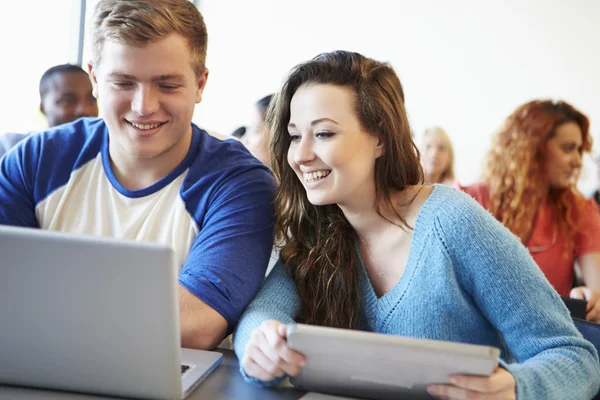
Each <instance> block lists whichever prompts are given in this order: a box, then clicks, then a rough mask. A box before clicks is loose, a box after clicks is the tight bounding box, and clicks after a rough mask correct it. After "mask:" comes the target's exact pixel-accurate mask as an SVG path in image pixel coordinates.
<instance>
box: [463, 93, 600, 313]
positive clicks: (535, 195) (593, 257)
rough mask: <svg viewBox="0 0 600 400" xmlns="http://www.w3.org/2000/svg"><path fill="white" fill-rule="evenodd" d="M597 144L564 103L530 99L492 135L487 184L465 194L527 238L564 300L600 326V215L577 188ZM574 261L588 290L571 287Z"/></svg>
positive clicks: (580, 117) (586, 124) (583, 122)
mask: <svg viewBox="0 0 600 400" xmlns="http://www.w3.org/2000/svg"><path fill="white" fill-rule="evenodd" d="M591 147H592V139H591V137H590V133H589V120H588V118H587V117H586V116H585V115H584V114H582V113H581V112H580V111H578V110H577V109H575V108H574V107H573V106H571V105H570V104H568V103H566V102H563V101H558V102H552V101H549V100H547V101H541V100H535V101H531V102H529V103H526V104H524V105H522V106H520V107H518V108H517V109H516V110H515V111H514V112H513V113H512V114H511V115H510V116H509V117H508V118H507V119H506V121H505V123H504V126H503V127H502V128H501V129H500V131H498V132H497V134H496V135H495V136H494V138H493V141H492V148H491V150H490V151H489V153H488V155H487V157H486V160H485V165H484V172H483V178H484V182H483V183H478V184H475V185H472V186H467V187H464V188H463V190H464V191H466V192H467V193H469V194H471V195H472V196H473V197H475V199H476V200H477V201H479V203H481V204H482V205H483V206H484V207H485V208H487V209H488V210H489V211H490V212H491V213H492V214H493V215H494V216H495V217H496V218H497V219H498V220H499V221H500V222H502V223H503V224H504V225H505V226H506V227H507V228H509V229H510V230H511V231H512V232H513V233H514V234H515V235H516V236H518V237H519V238H520V239H521V241H522V242H523V244H524V245H525V246H527V248H528V250H529V252H530V254H531V255H532V256H533V259H534V260H535V261H536V263H537V264H538V265H539V267H540V268H541V269H542V271H543V272H544V274H545V275H546V277H547V278H548V280H549V281H550V283H551V284H552V285H553V286H554V288H555V289H556V290H557V291H558V292H559V294H560V295H562V296H570V297H573V298H580V299H585V300H586V301H587V302H588V306H587V319H589V320H593V321H596V322H598V321H600V215H599V214H598V209H597V206H596V205H595V204H594V203H593V202H591V201H588V200H586V199H585V198H584V197H583V196H582V195H581V194H580V193H579V192H578V191H577V189H576V187H575V184H576V181H577V177H578V176H579V172H580V169H581V163H582V161H581V159H582V155H583V152H589V151H590V149H591ZM575 261H577V262H578V263H579V265H580V266H581V270H582V273H583V278H584V281H585V286H579V287H575V288H573V280H574V264H575Z"/></svg>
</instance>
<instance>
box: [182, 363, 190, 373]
mask: <svg viewBox="0 0 600 400" xmlns="http://www.w3.org/2000/svg"><path fill="white" fill-rule="evenodd" d="M188 369H190V366H189V365H181V374H182V375H183V374H184V373H185V371H187V370H188Z"/></svg>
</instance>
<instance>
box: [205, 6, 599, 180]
mask: <svg viewBox="0 0 600 400" xmlns="http://www.w3.org/2000/svg"><path fill="white" fill-rule="evenodd" d="M200 10H201V11H202V13H203V14H204V17H205V20H206V24H207V27H208V33H209V48H208V58H207V65H208V67H209V69H210V77H209V82H208V86H207V88H206V92H205V96H204V101H203V103H202V104H201V105H200V106H199V107H198V109H197V111H196V115H195V117H194V120H195V121H196V122H198V123H199V124H201V125H202V126H204V127H206V128H207V129H213V130H216V131H219V132H221V133H226V134H229V133H230V132H231V131H233V129H235V128H236V127H237V126H239V125H243V124H245V123H246V122H247V121H248V120H249V119H250V112H251V107H252V104H253V102H254V101H256V100H258V99H259V98H260V97H262V96H263V95H265V94H267V93H269V92H273V91H276V90H278V89H279V87H280V85H281V83H282V80H283V79H284V77H285V75H286V73H287V72H288V71H289V69H290V68H291V67H293V66H294V65H295V64H297V63H298V62H300V61H304V60H306V59H309V58H312V57H313V56H315V55H316V54H318V53H320V52H323V51H330V50H335V49H345V50H352V51H358V52H361V53H363V54H364V55H367V56H369V57H373V58H376V59H379V60H386V61H389V62H391V63H392V65H393V66H394V67H395V69H396V71H397V72H398V74H399V76H400V79H401V81H402V83H403V85H404V88H405V93H406V101H407V109H408V112H409V115H410V118H411V121H412V124H413V129H414V130H415V132H416V133H417V134H419V133H420V132H421V131H422V129H423V128H424V127H426V126H427V125H430V124H438V125H441V126H443V127H444V128H445V129H446V130H447V131H448V132H449V133H450V135H451V137H452V139H453V141H454V145H455V151H456V155H457V162H456V170H457V175H458V178H459V180H460V181H461V182H462V183H470V182H473V181H475V180H476V179H477V178H478V175H479V170H480V165H481V159H482V156H483V154H484V152H485V151H487V149H488V146H489V139H490V136H491V134H492V133H493V132H494V130H495V129H496V128H497V127H498V126H499V125H500V123H501V122H502V120H503V119H504V118H505V117H506V116H507V115H508V114H509V113H510V112H511V111H512V110H513V109H514V108H515V107H517V106H518V105H520V104H522V103H524V102H526V101H528V100H531V99H533V98H556V99H558V98H560V99H564V100H566V101H568V102H570V103H571V104H573V105H575V106H576V107H578V108H580V109H581V110H582V111H583V112H584V113H586V114H587V115H588V116H589V117H590V119H591V121H592V133H593V134H594V136H597V137H598V139H597V140H598V141H599V142H600V131H599V128H600V122H598V121H600V26H599V25H598V21H600V1H597V0H575V1H566V0H528V1H522V0H507V1H481V0H452V1H446V0H426V1H416V0H389V1H386V0H303V1H297V0H293V1H292V0H252V1H246V0H202V1H201V7H200ZM587 162H588V165H587V168H588V169H589V168H590V165H589V164H590V163H591V161H589V160H588V161H587ZM582 178H583V180H582V185H581V186H582V190H584V191H589V189H590V187H591V186H592V185H593V184H595V176H594V174H593V173H590V171H589V170H587V171H584V175H583V177H582Z"/></svg>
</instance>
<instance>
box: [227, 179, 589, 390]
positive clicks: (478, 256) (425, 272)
mask: <svg viewBox="0 0 600 400" xmlns="http://www.w3.org/2000/svg"><path fill="white" fill-rule="evenodd" d="M361 275H362V283H363V285H362V287H363V290H362V301H363V304H362V314H363V315H364V318H363V319H362V322H361V329H364V330H368V331H373V332H379V333H385V334H393V335H402V336H410V337H416V338H425V339H437V340H448V341H454V342H464V343H473V344H482V345H490V346H496V347H498V348H500V349H502V358H503V362H502V365H503V366H504V367H505V368H506V369H507V370H508V371H509V372H510V373H511V374H512V375H513V376H514V378H515V381H516V384H517V398H518V399H546V400H549V399H560V400H563V399H571V400H575V399H582V400H583V399H585V400H588V399H590V398H591V397H593V395H594V394H595V393H596V392H597V391H598V388H599V386H600V363H599V362H598V354H597V352H596V350H595V348H594V347H593V345H592V344H591V343H589V342H587V341H586V340H584V339H583V338H582V336H581V335H580V334H579V332H578V331H577V329H576V328H575V326H574V325H573V322H572V320H571V318H570V316H569V313H568V311H567V309H566V307H565V306H564V304H563V303H562V301H561V299H560V298H559V296H558V295H557V293H556V292H555V291H554V289H553V288H552V287H551V286H550V284H549V283H548V281H547V280H546V278H545V277H544V275H543V274H542V272H541V271H540V269H539V268H538V267H537V265H536V264H535V263H534V261H533V259H532V258H531V257H530V255H529V253H528V252H527V250H526V249H525V247H524V246H523V245H522V244H521V243H520V241H519V239H518V238H517V237H515V236H514V235H512V234H511V233H510V232H509V231H508V230H507V229H506V228H505V227H504V226H502V225H501V224H500V223H499V222H498V221H496V219H494V217H492V216H491V215H490V214H489V213H488V212H487V211H485V210H484V209H483V208H482V207H481V206H479V204H477V203H476V202H475V201H474V200H473V199H471V198H470V197H469V196H468V195H466V194H463V193H461V192H459V191H457V190H454V189H452V188H450V187H446V186H442V185H435V187H434V190H433V191H432V193H431V195H430V196H429V198H428V199H427V201H426V202H425V204H424V205H423V207H422V209H421V211H420V212H419V215H418V217H417V221H416V224H415V227H414V232H413V238H412V244H411V249H410V253H409V257H408V263H407V265H406V269H405V272H404V274H403V275H402V278H401V279H400V281H399V282H398V283H397V284H396V286H395V287H394V288H393V289H392V290H390V291H389V292H388V293H386V294H385V295H384V296H382V297H381V298H377V296H376V294H375V292H374V290H373V287H372V285H371V284H370V282H369V278H368V276H367V273H366V271H365V268H364V266H361ZM300 309H301V304H300V300H299V298H298V294H297V292H296V289H295V286H294V284H293V282H292V281H291V280H290V279H289V277H288V275H287V274H286V272H285V268H284V267H283V266H282V265H281V264H278V265H276V266H275V268H274V270H273V272H272V273H271V274H270V275H269V277H268V278H267V280H266V281H265V283H264V284H263V287H262V289H261V290H260V292H259V294H258V295H257V297H256V298H255V299H254V300H253V301H252V302H251V303H250V305H249V306H248V307H247V309H246V311H245V312H244V314H243V315H242V317H241V319H240V321H239V323H238V325H237V328H236V331H235V334H234V345H235V351H236V354H237V356H238V357H239V359H240V360H241V359H242V357H243V356H244V350H245V346H246V343H247V342H248V340H249V339H250V334H251V332H252V331H253V330H254V329H255V328H257V327H258V326H259V325H260V324H261V323H262V322H263V321H264V320H267V319H275V320H278V321H281V322H283V323H291V322H293V321H294V319H295V318H297V316H298V315H299V313H300ZM242 374H243V375H244V376H246V375H245V373H244V371H242ZM246 378H247V380H249V381H253V382H257V383H259V384H262V385H265V386H270V385H272V384H274V383H276V382H275V381H272V382H260V381H258V380H256V379H253V378H249V377H247V376H246Z"/></svg>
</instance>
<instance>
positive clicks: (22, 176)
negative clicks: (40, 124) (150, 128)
mask: <svg viewBox="0 0 600 400" xmlns="http://www.w3.org/2000/svg"><path fill="white" fill-rule="evenodd" d="M107 135H108V132H107V131H106V127H105V124H104V122H103V120H102V119H101V118H81V119H79V120H77V121H74V122H72V123H69V124H66V125H60V126H58V127H55V128H52V129H49V130H46V131H43V132H39V133H34V134H30V135H28V136H27V137H26V138H25V139H23V140H21V141H20V142H19V143H17V145H16V146H15V147H14V148H13V149H11V151H9V152H8V153H6V154H5V155H4V157H2V158H0V225H14V226H23V227H29V228H39V223H38V221H37V218H36V214H35V208H36V206H37V205H38V204H39V203H40V202H42V201H43V200H44V199H46V197H47V196H48V195H49V194H50V193H52V192H53V191H54V190H56V189H58V188H60V187H61V186H63V185H65V184H66V183H67V182H68V181H69V178H70V176H71V173H72V172H73V171H74V170H75V169H77V168H79V167H80V166H82V165H84V164H85V163H86V162H88V161H89V160H90V159H92V158H94V157H95V156H96V155H97V154H98V152H99V151H100V147H101V144H102V142H103V141H104V139H105V138H106V137H107Z"/></svg>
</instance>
